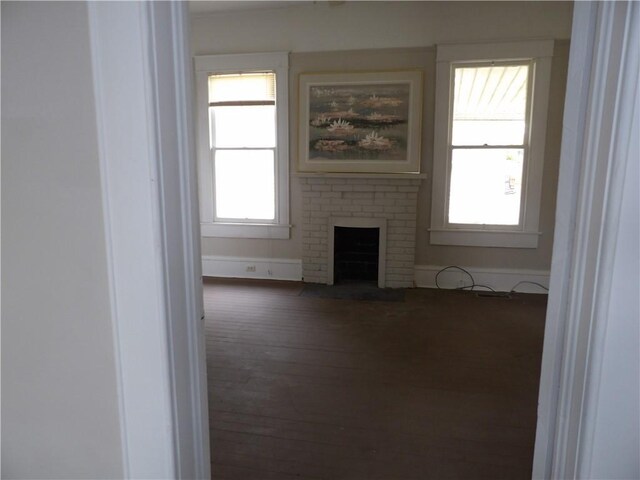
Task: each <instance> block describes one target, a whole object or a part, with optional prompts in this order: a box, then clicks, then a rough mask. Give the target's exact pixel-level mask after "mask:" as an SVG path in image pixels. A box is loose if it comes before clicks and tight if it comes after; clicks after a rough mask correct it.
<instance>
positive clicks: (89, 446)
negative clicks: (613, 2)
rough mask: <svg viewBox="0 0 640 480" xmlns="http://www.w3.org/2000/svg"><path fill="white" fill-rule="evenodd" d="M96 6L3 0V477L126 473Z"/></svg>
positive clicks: (90, 476)
mask: <svg viewBox="0 0 640 480" xmlns="http://www.w3.org/2000/svg"><path fill="white" fill-rule="evenodd" d="M93 105H94V97H93V80H92V73H91V58H90V52H89V31H88V17H87V7H86V4H85V3H83V2H77V3H56V2H54V3H46V2H45V3H28V2H24V3H23V2H16V3H12V2H2V478H48V479H51V478H65V479H68V478H121V477H122V476H123V462H122V453H121V452H122V449H121V441H120V440H121V439H120V417H119V410H118V397H117V395H118V392H117V382H116V367H115V359H114V342H113V336H112V324H111V314H110V308H109V289H108V282H107V260H106V247H105V240H104V227H103V212H102V194H101V186H100V172H99V164H98V144H97V134H96V121H95V118H96V117H95V111H94V108H93Z"/></svg>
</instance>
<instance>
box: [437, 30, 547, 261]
mask: <svg viewBox="0 0 640 480" xmlns="http://www.w3.org/2000/svg"><path fill="white" fill-rule="evenodd" d="M553 45H554V42H553V40H540V41H520V42H505V43H490V44H483V43H479V44H461V45H439V46H438V60H437V65H436V105H435V119H436V122H435V130H434V161H433V178H432V182H433V184H432V202H431V229H430V232H431V233H430V234H429V237H430V242H431V243H432V244H434V245H445V244H449V245H469V246H471V245H472V246H481V247H486V246H492V247H513V248H537V246H538V235H537V234H534V233H537V232H538V226H539V217H540V197H541V193H542V174H543V167H544V154H545V142H546V122H547V110H548V103H549V85H550V79H551V58H552V57H551V56H552V54H553ZM498 60H500V61H502V60H531V61H533V64H534V68H533V72H532V77H531V78H532V80H533V85H532V89H531V99H530V117H529V122H528V126H529V128H528V138H526V139H525V142H524V143H525V152H526V158H525V164H524V171H523V181H522V184H523V187H522V188H523V192H522V207H521V208H522V212H521V223H520V225H519V226H518V228H517V230H516V229H511V231H512V232H516V231H517V232H518V233H520V234H522V235H520V236H516V235H510V234H508V233H506V230H507V229H506V228H504V226H497V227H496V228H495V229H493V230H489V228H491V226H490V225H487V226H485V228H484V229H483V232H482V233H480V232H478V233H475V231H474V232H471V231H470V230H471V227H470V226H468V225H449V224H448V220H447V218H448V215H447V209H448V206H447V204H448V191H449V181H450V163H451V158H450V156H451V148H450V143H451V140H450V138H451V128H450V127H451V119H450V112H451V109H452V108H453V106H452V100H453V92H452V88H453V82H452V79H451V71H452V65H453V64H455V63H456V62H471V61H473V62H488V61H498ZM461 229H465V230H467V233H465V234H461V233H460V230H461ZM489 231H491V232H494V235H487V232H489ZM444 232H451V234H448V235H445V234H444ZM447 242H451V243H447Z"/></svg>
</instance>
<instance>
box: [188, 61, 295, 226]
mask: <svg viewBox="0 0 640 480" xmlns="http://www.w3.org/2000/svg"><path fill="white" fill-rule="evenodd" d="M194 60H195V82H196V102H197V107H196V115H197V136H198V138H197V141H198V173H199V178H198V187H199V193H200V195H199V198H200V231H201V235H202V236H203V237H229V238H277V239H288V238H289V237H290V231H291V225H290V224H289V54H288V53H287V52H275V53H257V54H253V53H251V54H239V55H198V56H196V57H194ZM252 72H274V73H275V74H276V154H275V176H274V178H275V202H276V208H275V218H274V220H273V221H260V222H246V221H238V222H228V221H225V222H220V221H216V215H215V180H214V170H213V161H212V158H211V146H210V144H209V131H210V130H209V128H210V127H209V76H210V75H217V74H234V73H252Z"/></svg>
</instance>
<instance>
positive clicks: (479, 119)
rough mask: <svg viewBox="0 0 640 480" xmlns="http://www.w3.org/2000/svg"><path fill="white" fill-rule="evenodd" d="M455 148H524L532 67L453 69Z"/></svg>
mask: <svg viewBox="0 0 640 480" xmlns="http://www.w3.org/2000/svg"><path fill="white" fill-rule="evenodd" d="M454 73H455V76H454V77H455V80H454V81H455V84H454V88H455V90H454V97H453V98H454V100H453V131H452V143H453V145H522V144H523V142H524V132H525V119H526V109H527V79H528V75H529V65H515V66H487V67H457V68H455V70H454Z"/></svg>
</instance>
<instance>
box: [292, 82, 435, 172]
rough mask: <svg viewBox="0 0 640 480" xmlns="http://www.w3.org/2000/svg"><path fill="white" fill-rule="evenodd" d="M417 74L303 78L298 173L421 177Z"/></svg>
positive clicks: (299, 101) (420, 106)
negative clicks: (390, 174)
mask: <svg viewBox="0 0 640 480" xmlns="http://www.w3.org/2000/svg"><path fill="white" fill-rule="evenodd" d="M422 92H423V72H422V71H421V70H402V71H380V72H344V73H324V72H320V73H301V74H300V75H299V81H298V171H299V172H302V173H314V172H315V173H331V172H335V173H414V174H419V173H420V163H421V162H420V161H421V138H422V130H421V129H422V109H423V100H422Z"/></svg>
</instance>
